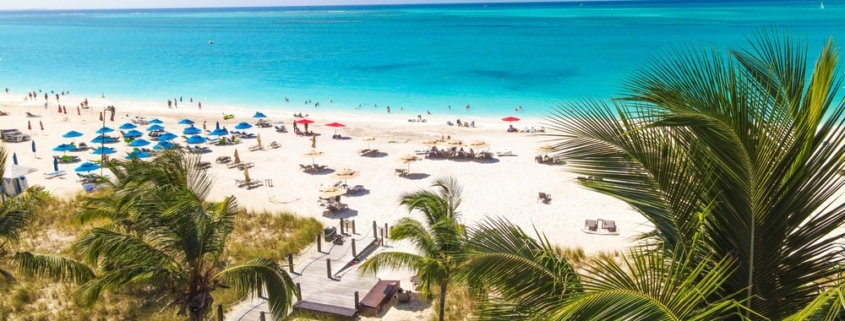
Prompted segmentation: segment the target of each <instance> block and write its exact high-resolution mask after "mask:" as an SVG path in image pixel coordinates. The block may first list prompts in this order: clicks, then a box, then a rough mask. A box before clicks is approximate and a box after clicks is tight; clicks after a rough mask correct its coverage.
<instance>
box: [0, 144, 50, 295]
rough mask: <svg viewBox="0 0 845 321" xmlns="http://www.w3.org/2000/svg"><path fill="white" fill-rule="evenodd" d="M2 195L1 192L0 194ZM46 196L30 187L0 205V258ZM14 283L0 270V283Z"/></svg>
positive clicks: (2, 165)
mask: <svg viewBox="0 0 845 321" xmlns="http://www.w3.org/2000/svg"><path fill="white" fill-rule="evenodd" d="M7 156H8V154H7V153H6V147H5V146H0V179H2V177H3V176H4V174H5V172H6V157H7ZM0 193H2V192H0ZM46 199H47V194H46V193H44V189H43V188H41V187H39V186H33V187H30V188H29V189H28V190H27V191H26V192H25V193H23V194H20V195H17V196H16V197H11V198H8V199H5V201H4V202H3V203H2V204H0V256H5V254H6V253H7V252H6V251H7V250H6V248H5V247H6V245H7V244H9V243H15V242H17V241H18V240H19V239H20V236H21V233H22V232H23V231H24V230H25V229H26V228H27V227H29V226H30V224H31V223H32V221H33V219H35V213H34V212H33V210H34V209H35V208H36V207H37V206H39V205H41V204H43V203H44V201H45V200H46ZM2 281H15V278H14V277H13V276H12V273H11V272H9V271H6V270H4V269H1V268H0V282H2Z"/></svg>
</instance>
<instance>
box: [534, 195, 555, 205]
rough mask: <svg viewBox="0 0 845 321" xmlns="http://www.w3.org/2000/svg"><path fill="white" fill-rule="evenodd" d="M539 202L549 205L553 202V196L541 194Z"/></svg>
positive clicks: (538, 197)
mask: <svg viewBox="0 0 845 321" xmlns="http://www.w3.org/2000/svg"><path fill="white" fill-rule="evenodd" d="M537 200H538V201H543V203H546V204H548V203H549V202H551V201H552V194H546V193H543V192H540V195H539V196H537Z"/></svg>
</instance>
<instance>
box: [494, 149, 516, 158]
mask: <svg viewBox="0 0 845 321" xmlns="http://www.w3.org/2000/svg"><path fill="white" fill-rule="evenodd" d="M496 156H499V157H501V156H516V154H514V153H513V151H510V150H509V151H506V152H496Z"/></svg>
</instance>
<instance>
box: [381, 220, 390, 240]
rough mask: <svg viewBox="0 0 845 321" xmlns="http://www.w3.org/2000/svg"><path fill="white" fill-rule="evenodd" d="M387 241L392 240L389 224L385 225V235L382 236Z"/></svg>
mask: <svg viewBox="0 0 845 321" xmlns="http://www.w3.org/2000/svg"><path fill="white" fill-rule="evenodd" d="M382 236H383V237H384V238H385V239H389V238H390V230H388V229H387V223H384V235H382Z"/></svg>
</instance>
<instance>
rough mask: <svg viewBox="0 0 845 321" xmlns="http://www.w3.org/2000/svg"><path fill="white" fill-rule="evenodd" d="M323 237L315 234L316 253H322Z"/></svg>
mask: <svg viewBox="0 0 845 321" xmlns="http://www.w3.org/2000/svg"><path fill="white" fill-rule="evenodd" d="M322 243H323V236H322V235H320V234H317V252H318V253H319V252H323V244H322Z"/></svg>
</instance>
